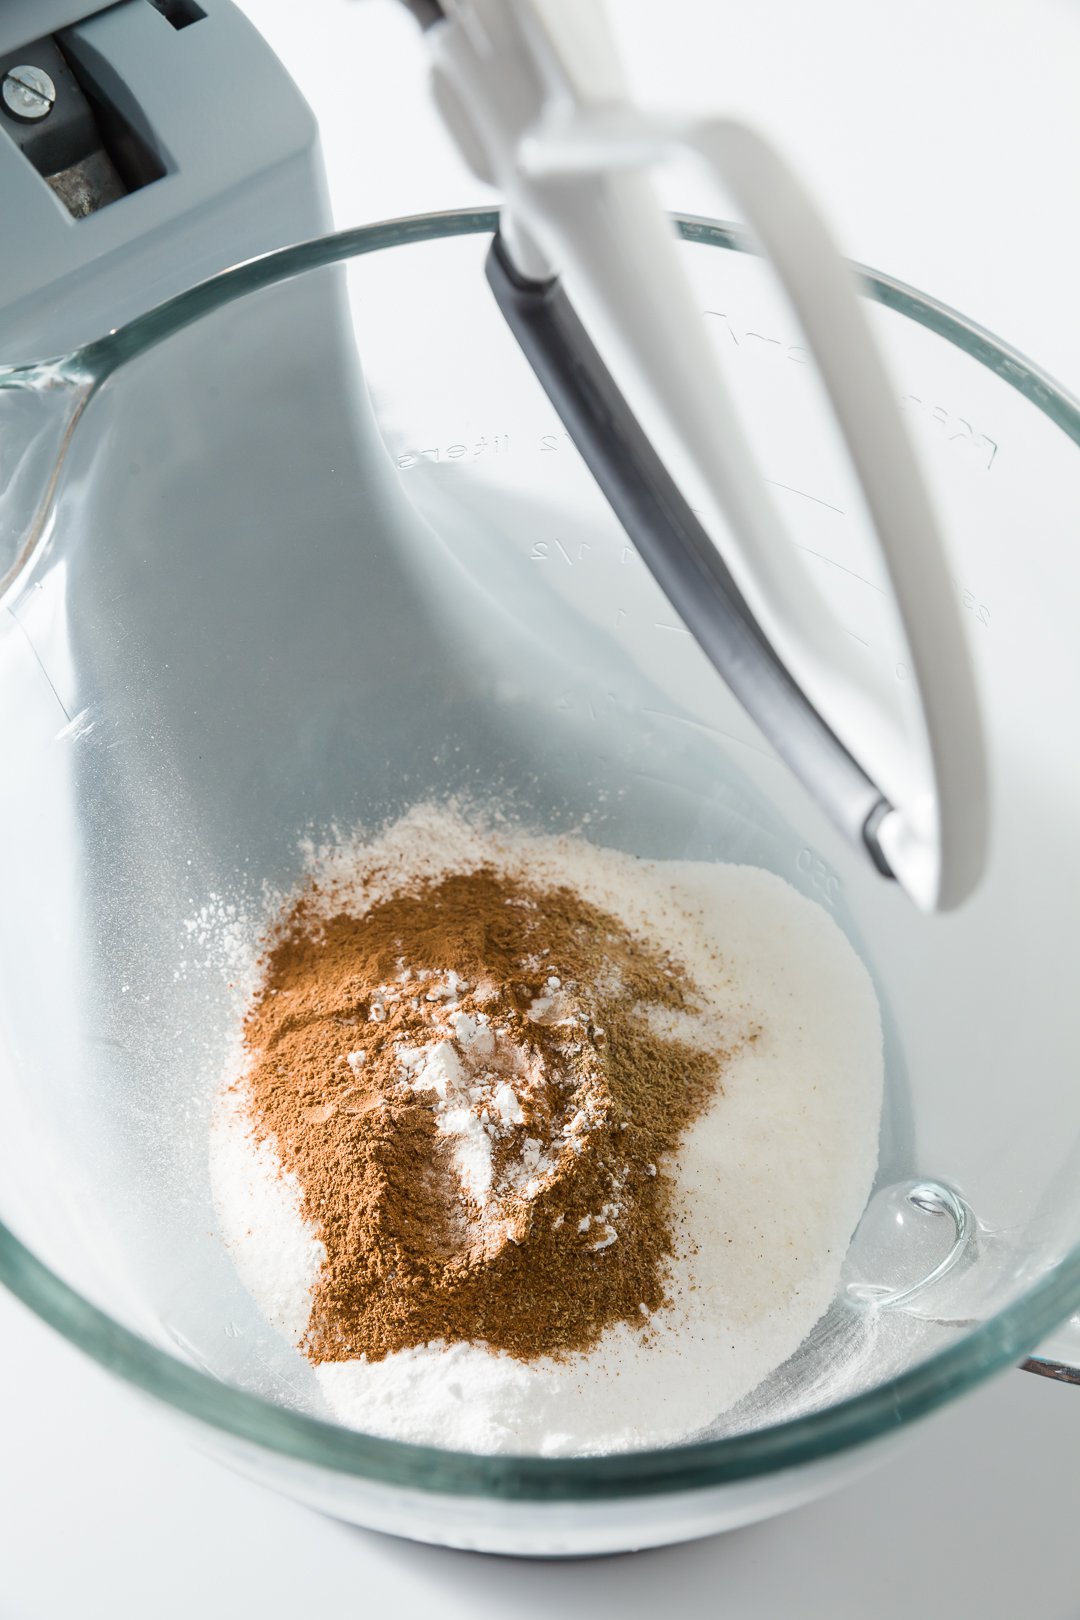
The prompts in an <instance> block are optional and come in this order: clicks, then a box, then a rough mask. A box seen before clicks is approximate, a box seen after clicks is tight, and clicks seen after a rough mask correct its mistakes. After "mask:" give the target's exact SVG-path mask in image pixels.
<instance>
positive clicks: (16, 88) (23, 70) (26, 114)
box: [0, 64, 56, 124]
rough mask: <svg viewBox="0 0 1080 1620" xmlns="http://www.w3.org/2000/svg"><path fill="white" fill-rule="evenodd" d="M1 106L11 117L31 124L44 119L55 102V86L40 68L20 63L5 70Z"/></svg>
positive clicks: (1, 90)
mask: <svg viewBox="0 0 1080 1620" xmlns="http://www.w3.org/2000/svg"><path fill="white" fill-rule="evenodd" d="M0 95H3V98H4V106H5V108H6V109H7V111H8V112H9V113H10V114H11V116H12V117H13V118H18V119H19V120H20V121H21V122H22V123H26V124H33V123H36V122H37V121H38V119H39V118H47V117H48V116H49V114H50V113H51V112H52V110H53V105H54V103H55V101H56V86H55V84H54V83H53V82H52V80H51V79H50V77H49V75H48V74H47V73H46V72H45V70H44V68H38V67H32V66H30V65H29V64H23V65H20V66H19V67H13V68H9V69H8V71H7V73H6V74H5V75H4V82H3V85H2V87H0Z"/></svg>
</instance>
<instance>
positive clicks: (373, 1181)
mask: <svg viewBox="0 0 1080 1620" xmlns="http://www.w3.org/2000/svg"><path fill="white" fill-rule="evenodd" d="M323 909H325V907H324V897H323V896H321V894H320V892H319V890H318V889H317V887H314V886H313V887H312V888H311V889H310V890H309V891H308V892H307V893H306V894H304V895H303V896H302V897H301V898H300V899H299V900H298V902H297V903H296V904H295V905H294V906H293V908H292V909H291V911H290V912H289V914H288V915H287V917H286V918H285V919H284V921H283V923H282V924H281V926H280V927H279V929H278V930H277V932H276V935H275V937H274V939H273V941H272V944H271V946H270V948H269V949H268V951H267V954H266V956H265V959H264V963H263V977H262V982H261V987H260V989H259V991H258V993H257V996H256V998H255V1001H254V1003H253V1005H252V1008H251V1010H250V1013H249V1015H248V1018H247V1020H246V1024H245V1042H246V1047H247V1050H248V1052H249V1054H250V1059H251V1061H250V1068H249V1071H248V1074H247V1076H246V1080H245V1084H246V1085H247V1087H248V1095H249V1098H250V1107H251V1115H252V1120H253V1124H254V1128H255V1131H256V1134H257V1136H258V1137H259V1138H260V1139H272V1140H273V1142H274V1143H275V1144H276V1147H277V1151H278V1153H279V1156H280V1159H281V1162H282V1165H283V1167H284V1169H285V1170H287V1171H292V1172H294V1173H295V1175H296V1177H297V1179H298V1181H299V1185H300V1187H301V1189H302V1194H303V1213H304V1216H305V1218H306V1219H307V1220H309V1221H310V1222H311V1223H312V1224H313V1225H314V1226H315V1227H316V1228H317V1230H318V1233H319V1235H320V1237H321V1239H322V1241H323V1243H324V1245H325V1249H326V1259H325V1262H324V1264H323V1267H322V1270H321V1273H320V1276H319V1278H318V1281H317V1283H316V1286H315V1289H314V1292H313V1297H312V1308H311V1316H310V1319H309V1323H308V1329H307V1334H306V1338H305V1340H304V1343H303V1346H302V1348H303V1349H304V1350H305V1352H306V1354H307V1355H308V1356H309V1358H310V1359H311V1360H312V1361H314V1362H325V1361H345V1360H352V1359H353V1358H356V1357H359V1356H365V1357H367V1358H368V1359H369V1360H379V1359H381V1358H382V1357H384V1356H386V1355H388V1354H390V1353H391V1352H392V1351H395V1350H400V1349H404V1348H407V1347H411V1346H415V1345H420V1344H426V1343H428V1342H430V1341H432V1340H444V1341H446V1342H447V1343H453V1342H455V1341H462V1340H473V1341H484V1342H486V1343H487V1344H488V1345H489V1346H490V1347H491V1348H492V1349H498V1350H506V1351H509V1352H510V1353H511V1354H512V1355H515V1356H518V1357H520V1358H523V1359H531V1358H533V1357H536V1356H542V1355H556V1356H558V1355H561V1354H565V1353H567V1352H570V1351H577V1350H587V1349H588V1348H590V1347H591V1346H592V1345H593V1344H594V1343H595V1342H596V1340H597V1339H598V1337H599V1336H600V1334H601V1333H602V1332H603V1331H604V1329H605V1328H607V1327H609V1326H610V1325H612V1324H613V1323H616V1322H627V1323H630V1324H632V1325H633V1326H634V1327H635V1328H640V1329H644V1328H646V1326H647V1323H648V1317H649V1315H650V1314H651V1313H652V1312H654V1311H656V1310H658V1309H659V1308H660V1307H661V1306H662V1305H663V1304H664V1303H665V1287H664V1272H665V1260H666V1258H667V1256H668V1255H669V1253H670V1251H671V1244H672V1230H671V1228H672V1214H673V1212H672V1207H671V1183H670V1180H669V1177H668V1175H667V1174H666V1172H665V1168H664V1165H665V1159H666V1158H667V1157H668V1156H670V1155H671V1154H672V1153H673V1151H674V1150H675V1149H676V1148H677V1146H678V1143H679V1139H680V1137H681V1136H682V1134H683V1132H684V1131H685V1130H686V1128H687V1126H688V1125H689V1124H690V1123H691V1122H692V1121H693V1120H694V1118H695V1117H696V1116H697V1115H698V1114H699V1113H700V1111H701V1110H702V1109H703V1108H704V1107H705V1106H706V1105H707V1104H708V1103H709V1102H710V1101H711V1100H712V1099H713V1097H714V1096H715V1095H716V1091H717V1088H718V1087H719V1086H720V1075H721V1072H722V1069H723V1067H724V1064H725V1062H726V1061H727V1060H728V1058H729V1056H730V1054H729V1053H727V1052H723V1051H718V1050H716V1048H715V1046H714V1047H713V1048H711V1049H709V1050H703V1049H702V1048H701V1046H700V1045H697V1044H692V1043H691V1042H690V1041H688V1040H686V1039H680V1038H678V1037H677V1036H676V1035H675V1034H673V1033H672V1030H673V1028H675V1027H677V1026H679V1025H680V1023H684V1022H685V1019H684V1018H683V1015H691V1014H693V1012H694V1011H695V1009H696V1005H697V1003H696V992H695V989H694V986H693V985H692V984H691V983H690V982H688V980H687V979H686V977H685V975H684V974H683V973H681V972H680V970H679V968H678V966H677V964H675V963H674V962H673V961H671V960H670V959H669V958H667V957H666V956H664V955H663V954H662V953H660V952H658V951H655V950H653V949H651V948H650V947H649V946H648V945H647V944H645V943H643V942H642V941H641V940H640V939H637V938H635V937H634V936H633V935H632V933H631V932H630V931H629V930H628V929H627V928H626V927H625V925H624V924H623V923H622V922H620V921H619V920H618V919H616V918H615V917H613V916H611V915H609V914H608V913H606V912H604V911H603V910H601V909H600V908H598V907H596V906H594V905H592V904H590V903H589V902H588V901H586V900H584V899H582V898H581V896H580V895H578V894H576V893H574V892H573V891H572V890H570V889H568V888H557V887H555V888H549V889H542V888H533V887H530V886H528V885H527V884H525V883H522V882H518V881H516V880H513V879H511V878H508V877H507V876H505V875H502V874H499V873H497V872H495V871H494V870H486V869H484V870H480V871H473V872H469V873H464V874H458V875H451V876H446V877H443V878H442V879H441V880H439V881H433V882H430V883H428V884H426V885H424V886H422V887H418V888H416V889H415V891H414V892H410V893H407V894H399V895H396V896H394V897H392V898H390V899H384V900H382V901H381V902H379V903H376V904H374V905H372V906H371V907H370V908H369V909H368V910H367V911H366V912H364V914H363V915H360V916H353V915H347V914H344V913H342V914H339V915H336V916H333V917H331V918H329V920H327V919H326V917H325V916H323V915H321V911H322V910H323Z"/></svg>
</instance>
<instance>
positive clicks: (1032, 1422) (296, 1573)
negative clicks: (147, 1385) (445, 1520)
mask: <svg viewBox="0 0 1080 1620" xmlns="http://www.w3.org/2000/svg"><path fill="white" fill-rule="evenodd" d="M0 1346H2V1350H0V1368H2V1379H0V1617H2V1620H151V1617H152V1620H192V1617H196V1616H197V1617H199V1620H224V1617H225V1616H234V1617H236V1620H241V1617H243V1620H247V1617H248V1616H251V1617H254V1620H308V1617H310V1616H314V1615H319V1614H325V1615H327V1616H334V1617H335V1620H338V1617H340V1620H351V1617H352V1616H354V1615H355V1616H357V1617H361V1616H369V1615H370V1616H392V1617H393V1620H413V1617H414V1616H417V1617H419V1616H422V1615H423V1616H426V1615H429V1614H431V1615H436V1616H438V1620H550V1617H552V1616H556V1615H557V1616H559V1617H560V1620H582V1617H585V1616H588V1617H589V1620H636V1617H638V1616H646V1615H653V1614H660V1615H662V1616H663V1617H664V1620H668V1617H670V1620H697V1617H698V1616H701V1617H705V1616H710V1617H712V1616H731V1617H733V1620H735V1617H737V1620H794V1617H800V1620H899V1617H900V1616H904V1617H905V1620H910V1617H911V1616H912V1615H915V1614H917V1615H919V1616H920V1617H922V1620H943V1617H945V1616H948V1617H949V1620H1021V1617H1028V1616H1031V1617H1033V1620H1034V1617H1037V1620H1076V1616H1077V1615H1080V1552H1078V1550H1077V1545H1078V1544H1077V1535H1076V1521H1077V1512H1078V1509H1080V1485H1078V1483H1077V1480H1078V1472H1080V1470H1078V1459H1080V1390H1073V1389H1066V1388H1063V1387H1060V1386H1057V1385H1054V1384H1051V1383H1050V1381H1049V1380H1048V1379H1043V1378H1032V1377H1029V1376H1027V1375H1026V1374H1022V1373H1019V1372H1012V1373H1007V1374H1005V1375H1004V1377H1002V1378H1000V1379H998V1380H997V1382H996V1383H994V1384H992V1385H990V1386H989V1387H988V1388H986V1389H984V1390H982V1391H980V1392H979V1393H977V1394H976V1395H974V1396H972V1397H970V1398H968V1399H967V1400H965V1401H963V1402H961V1403H959V1404H958V1405H956V1406H954V1407H953V1408H952V1409H951V1410H950V1411H947V1412H945V1413H943V1414H942V1415H941V1416H939V1417H938V1418H936V1419H933V1420H931V1421H930V1422H928V1423H926V1424H925V1425H924V1426H923V1427H922V1428H921V1429H920V1430H919V1431H918V1432H916V1433H915V1434H913V1435H912V1437H911V1440H910V1442H909V1444H908V1446H907V1448H906V1450H905V1451H903V1452H901V1453H900V1454H899V1455H898V1456H897V1457H896V1458H895V1459H893V1460H891V1461H890V1462H888V1463H886V1464H884V1465H883V1466H882V1467H881V1468H879V1469H878V1471H877V1472H876V1473H874V1474H871V1475H870V1476H869V1477H868V1478H866V1479H865V1480H863V1481H861V1482H860V1483H859V1484H857V1485H855V1486H852V1487H850V1488H849V1489H848V1490H846V1491H844V1492H842V1493H840V1494H838V1495H836V1496H833V1497H830V1498H828V1499H826V1500H825V1501H822V1502H818V1503H815V1504H812V1505H811V1506H809V1507H806V1508H801V1509H799V1510H798V1511H797V1512H795V1513H790V1514H788V1515H787V1516H786V1517H784V1518H781V1519H773V1520H771V1521H770V1522H768V1523H767V1524H760V1525H754V1526H752V1527H751V1528H750V1529H747V1530H740V1531H735V1532H733V1533H732V1534H730V1535H727V1536H718V1537H715V1538H713V1539H711V1540H709V1541H702V1542H696V1543H693V1544H691V1545H689V1546H686V1547H673V1548H669V1549H665V1550H663V1551H660V1552H649V1553H638V1554H636V1555H633V1556H629V1557H624V1558H600V1559H585V1560H581V1561H575V1562H570V1563H565V1564H545V1563H540V1562H525V1561H523V1560H519V1559H502V1558H484V1557H480V1556H477V1555H475V1554H471V1553H452V1552H443V1551H440V1550H437V1549H435V1548H431V1547H420V1546H416V1545H414V1544H412V1543H410V1542H404V1541H393V1540H391V1539H390V1538H388V1537H385V1536H378V1535H373V1534H370V1533H368V1532H366V1531H362V1530H354V1529H351V1528H350V1527H348V1526H346V1525H342V1524H337V1523H335V1522H333V1521H331V1520H329V1519H324V1518H320V1517H319V1516H318V1515H316V1514H314V1513H311V1512H309V1511H308V1510H307V1509H305V1508H300V1507H297V1506H295V1505H294V1504H293V1503H291V1502H288V1501H286V1500H285V1499H284V1498H282V1497H278V1496H274V1495H272V1494H270V1493H269V1492H267V1491H263V1490H260V1489H259V1488H258V1487H256V1486H253V1485H250V1484H248V1483H247V1482H246V1481H245V1480H241V1479H239V1478H237V1477H235V1476H234V1475H232V1474H230V1473H228V1472H226V1470H225V1469H223V1468H222V1467H220V1466H219V1465H218V1464H217V1463H215V1462H212V1461H211V1460H210V1459H209V1458H207V1457H204V1456H202V1455H201V1454H200V1453H199V1452H198V1451H196V1450H195V1449H194V1448H193V1447H192V1445H191V1443H190V1441H189V1440H188V1439H187V1437H186V1435H182V1434H180V1433H179V1432H174V1431H173V1429H172V1428H171V1427H170V1425H168V1424H167V1423H166V1422H164V1421H163V1419H162V1417H161V1415H160V1414H159V1413H158V1412H156V1411H155V1410H154V1409H153V1408H152V1407H151V1406H150V1405H149V1404H144V1403H143V1402H142V1401H137V1400H135V1399H134V1398H133V1397H132V1396H131V1395H130V1393H129V1392H128V1391H127V1390H125V1389H123V1388H122V1387H121V1386H120V1385H119V1384H117V1383H115V1382H114V1381H113V1380H112V1379H111V1378H110V1377H109V1376H108V1375H107V1374H105V1373H103V1372H101V1371H99V1370H98V1369H97V1368H96V1367H94V1366H92V1365H91V1364H90V1363H88V1362H86V1361H84V1360H83V1359H82V1358H81V1357H80V1356H78V1355H77V1354H76V1353H75V1351H74V1350H71V1349H69V1348H68V1346H67V1345H65V1344H63V1343H62V1342H61V1341H60V1340H59V1339H58V1338H57V1337H56V1336H55V1335H54V1334H52V1333H51V1332H49V1331H48V1330H47V1329H46V1328H44V1327H42V1326H41V1325H40V1323H38V1322H37V1321H36V1320H35V1319H34V1318H32V1317H31V1316H29V1314H28V1313H27V1312H26V1311H25V1310H23V1308H22V1307H21V1306H19V1305H16V1304H15V1302H14V1301H13V1300H11V1299H10V1298H8V1297H7V1296H5V1295H0Z"/></svg>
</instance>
